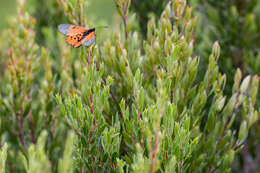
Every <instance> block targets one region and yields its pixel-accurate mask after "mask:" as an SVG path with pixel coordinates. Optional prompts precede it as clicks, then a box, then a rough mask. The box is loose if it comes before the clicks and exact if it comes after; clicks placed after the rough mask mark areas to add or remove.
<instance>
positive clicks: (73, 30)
mask: <svg viewBox="0 0 260 173" xmlns="http://www.w3.org/2000/svg"><path fill="white" fill-rule="evenodd" d="M86 31H87V29H85V28H83V27H80V26H76V25H71V26H70V27H69V30H68V33H67V43H68V44H69V45H71V46H73V47H75V48H77V47H80V46H81V40H82V38H83V35H84V32H86Z"/></svg>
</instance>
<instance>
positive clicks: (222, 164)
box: [0, 0, 259, 172]
mask: <svg viewBox="0 0 260 173" xmlns="http://www.w3.org/2000/svg"><path fill="white" fill-rule="evenodd" d="M19 2H20V4H19V7H18V11H19V13H18V15H17V19H16V20H15V21H14V23H13V25H11V27H10V29H9V31H10V33H9V38H11V40H10V43H9V44H8V46H9V47H10V51H9V59H8V61H9V63H8V64H9V66H8V68H6V69H5V73H4V75H3V76H4V80H2V81H1V82H2V85H1V86H2V88H1V97H0V98H1V99H0V103H1V109H0V111H1V124H4V126H1V128H2V130H1V132H2V133H1V137H2V141H1V143H7V144H5V145H4V147H2V149H1V151H0V154H1V156H2V158H3V160H2V161H1V165H7V167H6V170H7V171H9V172H35V171H37V172H39V171H40V172H72V171H73V172H101V171H103V172H148V171H149V172H229V171H230V168H231V164H232V162H233V160H234V157H235V155H236V154H237V153H238V152H239V151H240V150H241V148H242V147H243V143H244V141H245V139H246V138H247V134H248V130H249V129H250V127H251V126H252V125H253V124H254V123H255V122H256V121H257V120H258V118H259V110H256V109H255V103H256V95H257V90H258V82H259V77H258V76H257V75H255V76H247V77H245V78H244V79H242V74H241V70H240V69H237V71H236V74H235V76H234V85H233V89H232V94H231V96H230V97H228V96H226V95H225V94H224V92H223V91H224V88H225V84H226V75H225V74H221V73H220V72H219V66H218V64H217V62H218V59H219V56H220V46H219V44H218V42H215V43H214V45H213V48H212V52H211V55H210V56H209V58H208V61H209V63H208V67H207V70H206V72H205V74H204V75H203V79H202V80H200V79H197V80H196V78H197V73H198V65H199V61H200V58H199V57H198V56H195V55H194V53H193V49H194V47H196V46H197V45H196V44H194V41H195V40H194V29H195V27H196V24H197V18H196V17H193V12H192V9H191V8H190V7H188V6H187V5H186V1H179V0H173V1H171V2H169V3H168V4H167V5H166V7H165V9H164V11H163V12H162V14H161V16H160V18H159V20H157V19H156V18H155V17H152V18H151V19H150V20H149V22H148V25H147V39H146V40H143V39H142V37H141V35H140V33H139V32H137V31H135V30H134V28H135V27H134V25H133V23H132V22H131V21H132V20H133V17H132V16H130V15H131V14H129V12H128V10H129V6H130V5H131V3H130V0H115V1H114V2H115V4H116V7H117V11H118V14H119V15H120V17H121V19H122V23H123V27H124V28H122V29H121V30H120V32H118V33H117V32H111V37H110V38H108V39H106V41H104V43H103V44H96V45H94V46H92V47H89V48H86V47H81V48H79V49H72V48H69V47H68V46H67V45H66V44H65V41H64V40H65V39H64V37H63V36H61V35H58V36H57V35H56V32H57V29H56V30H55V31H53V29H52V27H47V28H44V30H43V37H44V38H45V41H46V45H55V47H56V48H57V49H51V46H47V47H46V48H39V46H38V45H37V44H36V43H35V41H34V39H33V38H34V36H35V35H34V25H30V22H31V21H34V19H33V18H32V17H30V16H29V14H28V13H26V12H25V11H24V1H22V0H20V1H19ZM55 8H57V9H58V10H59V11H60V10H61V9H64V12H65V16H66V19H67V20H68V22H70V23H72V22H73V23H77V24H81V25H83V26H84V25H86V24H87V22H86V18H85V17H84V11H85V10H86V1H84V0H77V1H76V0H69V1H64V0H59V1H58V6H56V7H55ZM130 19H132V20H130ZM88 24H89V25H91V23H88ZM16 26H18V27H16ZM54 40H55V41H54ZM39 62H42V65H41V64H40V63H39ZM53 96H55V98H54V97H53ZM55 101H56V103H57V104H55ZM57 108H58V109H57ZM236 119H240V120H241V121H240V122H239V123H238V124H239V131H236V130H235V129H234V128H233V127H234V126H233V124H234V121H235V120H236ZM68 129H70V130H71V131H73V132H69V133H68ZM65 138H67V139H66V142H65V144H64V139H65ZM6 146H8V148H7V147H6ZM6 153H7V154H6ZM17 156H18V157H17ZM5 158H6V161H5ZM21 161H23V164H22V163H21ZM5 162H6V163H5ZM1 169H5V168H4V166H1Z"/></svg>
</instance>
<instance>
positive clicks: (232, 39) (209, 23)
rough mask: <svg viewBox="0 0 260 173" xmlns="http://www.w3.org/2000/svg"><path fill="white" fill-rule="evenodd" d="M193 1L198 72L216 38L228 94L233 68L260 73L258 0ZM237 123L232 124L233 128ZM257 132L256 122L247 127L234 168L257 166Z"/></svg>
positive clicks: (259, 144) (247, 169)
mask: <svg viewBox="0 0 260 173" xmlns="http://www.w3.org/2000/svg"><path fill="white" fill-rule="evenodd" d="M196 1H197V0H194V1H191V3H192V4H193V6H194V7H196V16H199V19H200V25H199V26H198V30H197V40H198V46H197V47H196V52H197V53H198V54H200V55H201V57H202V58H201V59H202V61H201V70H200V71H201V74H203V73H204V72H205V70H206V69H205V68H206V65H207V62H208V58H207V57H208V55H209V54H210V49H211V47H210V45H211V44H212V43H213V42H215V40H218V41H219V43H220V46H221V53H220V58H219V59H220V60H219V67H220V71H221V72H223V73H225V74H227V85H226V88H225V93H227V95H231V93H232V86H233V84H234V81H233V76H234V75H235V73H236V68H238V67H239V68H240V69H241V74H240V75H242V76H246V75H248V74H251V75H254V74H258V75H259V74H260V70H259V69H260V68H259V64H260V56H259V55H260V51H259V50H260V46H259V45H260V42H259V40H260V35H259V32H260V22H259V21H260V1H257V0H252V1H229V0H224V1H213V0H199V1H197V2H198V3H196ZM199 76H201V75H199ZM235 85H236V84H235ZM255 86H256V87H255V89H254V90H258V87H257V85H255ZM255 99H256V100H255ZM253 100H254V103H256V105H257V107H259V103H260V95H259V94H258V95H256V97H255V98H254V99H253ZM256 114H257V113H256ZM254 116H255V117H256V116H257V115H254ZM239 126H240V125H239V124H236V128H237V129H238V128H239ZM259 132H260V131H259V123H258V124H257V125H255V126H254V127H253V129H252V130H251V131H249V134H248V136H249V138H248V139H247V140H246V141H245V143H246V147H245V148H244V149H243V151H242V153H243V155H241V156H240V158H239V159H237V161H238V162H241V160H242V161H243V162H241V163H235V165H237V166H236V169H234V172H238V171H240V170H243V171H244V172H256V171H257V170H259V169H260V167H259V163H258V162H259V161H258V159H257V157H256V155H257V154H256V153H257V152H259V151H260V142H259V139H260V136H259V134H260V133H259ZM256 139H257V141H256ZM248 158H251V161H248ZM238 165H241V167H239V166H238Z"/></svg>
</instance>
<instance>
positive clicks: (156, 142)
mask: <svg viewBox="0 0 260 173" xmlns="http://www.w3.org/2000/svg"><path fill="white" fill-rule="evenodd" d="M157 151H158V131H157V132H156V135H155V142H154V147H153V150H152V164H151V170H150V173H153V172H154V165H155V155H156V153H157Z"/></svg>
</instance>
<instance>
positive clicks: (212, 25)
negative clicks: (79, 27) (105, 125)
mask: <svg viewBox="0 0 260 173" xmlns="http://www.w3.org/2000/svg"><path fill="white" fill-rule="evenodd" d="M28 2H29V3H27V4H29V5H28V6H27V7H26V8H27V9H28V11H29V12H30V13H31V14H32V15H33V17H34V18H35V20H36V26H35V27H36V38H35V41H36V43H37V44H39V45H43V46H46V47H47V48H49V49H50V50H53V49H62V48H61V47H60V45H59V42H60V40H62V39H63V38H60V37H59V36H57V33H56V32H49V31H52V30H53V29H54V30H55V29H56V28H57V25H58V24H60V23H63V22H66V21H68V19H67V17H66V16H65V15H64V12H63V11H62V10H61V8H57V7H58V6H59V4H58V1H54V0H28ZM88 2H89V3H88V4H87V6H88V7H89V8H87V9H88V10H87V12H86V15H87V23H88V24H92V25H95V26H105V25H107V26H109V29H108V30H109V31H107V32H106V30H104V31H105V32H100V30H98V31H97V33H98V36H97V41H98V42H102V41H103V40H104V39H103V38H106V37H110V34H111V33H112V32H118V31H119V28H122V24H120V21H119V20H120V17H119V15H117V14H116V8H115V5H114V1H113V0H89V1H88ZM167 2H168V1H167V0H132V5H131V12H130V13H131V15H132V14H135V15H136V16H135V17H133V23H134V22H136V23H139V25H138V24H136V25H134V26H135V27H136V28H137V29H139V30H141V31H142V37H144V38H145V37H146V34H147V22H148V20H149V19H150V18H152V16H155V17H156V18H157V19H159V17H160V15H161V12H162V11H163V9H164V7H165V5H166V4H167ZM188 3H189V4H190V5H191V6H192V7H193V8H194V9H195V12H194V15H195V16H197V18H198V20H199V24H198V26H197V32H196V34H195V35H194V37H196V43H195V44H198V45H199V46H196V48H195V52H196V53H195V54H196V55H200V56H201V61H200V66H199V69H200V71H199V72H198V74H199V75H198V79H199V78H202V77H203V73H205V71H206V68H207V64H208V57H209V55H210V54H211V50H212V44H213V43H214V42H215V41H216V40H218V41H219V44H220V47H221V53H220V57H219V61H218V64H219V67H220V71H221V72H223V73H225V74H227V86H226V89H225V94H227V95H229V96H231V94H232V86H233V78H234V75H235V72H236V69H237V68H240V69H241V71H242V74H243V76H246V75H248V74H251V75H254V74H258V75H259V74H260V1H259V0H251V1H243V0H223V1H215V0H190V1H188ZM15 11H16V1H15V0H9V1H2V2H1V6H0V14H1V16H2V19H3V20H0V30H1V31H4V30H5V29H6V28H8V27H9V24H8V23H10V22H9V19H10V17H11V16H13V15H14V14H15ZM135 19H137V20H135ZM138 26H139V27H138ZM54 38H58V39H57V40H54ZM2 42H3V41H2ZM46 43H48V44H47V45H46ZM1 45H4V43H1ZM72 52H73V53H75V54H77V52H74V51H73V50H72ZM55 53H58V54H65V57H66V52H62V51H58V52H54V53H53V52H52V51H51V52H50V56H51V57H53V58H55V57H56V56H55ZM1 54H2V52H1ZM1 61H4V60H3V59H1ZM53 61H57V63H59V64H62V63H63V62H60V60H58V59H54V60H53ZM2 64H3V63H1V65H2ZM52 68H53V70H54V71H55V70H56V71H59V70H61V69H59V67H58V66H57V67H55V66H54V67H52ZM39 73H40V72H39ZM71 73H75V72H71ZM59 77H60V78H62V77H61V76H56V78H59ZM57 81H58V80H57ZM71 83H73V82H71ZM60 85H62V84H60ZM72 85H73V84H72ZM64 90H65V89H64ZM68 90H69V89H68ZM256 105H257V106H258V107H259V105H260V95H259V93H258V97H257V101H256ZM237 121H239V120H237ZM64 128H65V127H64ZM57 133H58V132H57ZM53 150H54V151H56V150H55V149H53ZM49 152H51V151H49ZM59 152H60V151H56V153H57V156H56V155H55V156H54V157H58V156H59V155H60V153H59ZM53 160H55V159H53ZM259 165H260V124H259V122H258V123H257V124H255V125H254V126H253V128H252V129H251V130H250V132H249V138H248V139H247V140H246V143H245V147H244V148H243V150H242V152H241V154H240V156H239V157H236V158H235V160H234V163H233V167H232V168H233V169H232V170H233V171H234V172H239V171H242V170H243V171H244V172H252V171H256V170H260V167H259ZM55 169H58V168H57V167H56V168H55Z"/></svg>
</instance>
